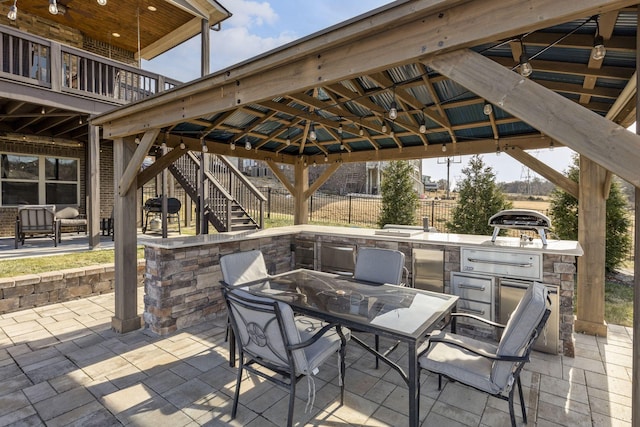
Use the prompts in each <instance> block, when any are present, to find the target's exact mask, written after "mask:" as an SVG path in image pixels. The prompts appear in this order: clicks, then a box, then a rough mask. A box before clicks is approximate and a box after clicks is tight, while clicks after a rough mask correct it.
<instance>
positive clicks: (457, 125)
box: [91, 0, 640, 425]
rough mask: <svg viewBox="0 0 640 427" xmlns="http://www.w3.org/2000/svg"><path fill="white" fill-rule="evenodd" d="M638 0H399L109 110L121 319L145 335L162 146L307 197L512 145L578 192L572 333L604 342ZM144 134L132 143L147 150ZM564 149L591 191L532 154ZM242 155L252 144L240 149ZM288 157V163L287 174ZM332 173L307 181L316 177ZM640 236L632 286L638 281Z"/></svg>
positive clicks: (637, 417) (631, 173) (633, 143)
mask: <svg viewBox="0 0 640 427" xmlns="http://www.w3.org/2000/svg"><path fill="white" fill-rule="evenodd" d="M639 13H640V9H638V6H637V1H621V0H585V1H580V2H558V1H554V2H551V1H548V0H531V1H528V2H522V1H516V0H473V1H460V0H424V1H422V0H417V1H405V0H399V1H396V2H393V3H391V4H389V5H387V6H385V7H382V8H379V9H377V10H374V11H371V12H369V13H367V14H365V15H362V16H359V17H357V18H354V19H352V20H350V21H347V22H344V23H342V24H339V25H337V26H335V27H331V28H328V29H326V30H324V31H321V32H319V33H316V34H313V35H311V36H309V37H306V38H304V39H301V40H299V41H296V42H294V43H291V44H289V45H286V46H283V47H282V48H279V49H276V50H274V51H271V52H267V53H265V54H263V55H260V56H258V57H255V58H253V59H251V60H248V61H246V62H243V63H240V64H237V65H234V66H232V67H229V68H227V69H224V70H221V71H217V72H215V73H212V74H209V75H206V76H204V77H202V78H200V79H197V80H195V81H192V82H190V83H187V84H184V85H181V86H179V87H176V88H174V89H172V90H169V91H166V92H163V93H160V94H157V95H155V96H153V97H150V98H148V99H145V100H143V101H140V102H136V103H133V104H130V105H126V106H123V107H121V108H119V109H117V110H114V111H111V112H108V113H105V114H102V115H99V116H97V117H94V118H93V119H92V120H91V124H92V125H94V126H99V127H101V128H102V130H103V138H107V139H112V140H113V141H114V171H115V177H116V183H117V186H116V201H115V218H116V223H115V224H116V228H115V235H116V239H115V240H116V274H117V278H116V316H115V318H114V320H113V326H114V328H115V329H116V330H119V331H122V332H126V331H129V330H132V329H135V328H137V327H139V324H140V323H139V322H140V320H139V318H137V314H136V302H135V295H136V283H135V268H136V266H135V256H134V255H133V251H135V247H136V240H135V239H136V237H135V236H136V233H135V218H136V215H135V209H136V208H135V190H136V182H137V180H138V179H141V178H138V174H139V173H140V166H141V164H142V161H143V160H144V157H145V156H146V155H147V153H148V152H149V150H150V149H151V147H152V146H153V145H159V144H162V143H166V146H167V147H168V150H166V154H164V155H163V156H162V157H161V158H159V159H158V161H157V162H156V163H155V164H154V165H153V166H152V167H150V168H147V169H146V170H145V172H144V173H145V177H144V178H145V179H148V177H149V176H152V175H153V174H159V173H161V172H162V170H163V169H165V168H166V167H167V166H168V165H170V164H171V163H172V162H174V161H175V160H177V159H178V158H179V157H181V156H182V155H183V154H185V152H186V151H188V150H190V151H201V152H209V153H215V154H219V155H229V156H235V157H241V158H250V159H257V160H263V161H265V162H266V163H267V164H268V165H269V166H270V167H271V169H272V170H273V172H274V174H275V175H276V176H277V177H278V178H279V179H280V180H281V181H282V183H283V184H284V185H285V187H286V188H287V189H288V190H289V191H290V192H291V194H292V195H293V196H294V197H295V223H296V224H303V223H305V222H306V220H307V217H308V206H307V199H308V198H309V197H310V195H311V194H312V193H313V192H314V191H315V190H316V189H317V188H319V186H320V185H322V183H323V182H324V181H325V180H326V179H327V178H328V177H329V176H330V175H331V174H332V173H333V172H335V170H336V169H337V168H338V167H340V165H341V164H342V163H348V162H363V161H378V160H398V159H419V158H430V157H440V156H442V155H443V150H444V151H445V152H446V153H448V154H447V155H450V154H455V155H464V154H474V153H491V152H496V151H501V152H504V153H506V154H508V155H510V156H512V157H514V158H516V159H517V160H519V161H520V162H522V163H523V164H524V165H526V166H528V167H530V168H531V169H533V170H534V171H536V172H538V173H539V174H540V175H542V176H544V177H545V178H547V179H548V180H550V181H551V182H553V183H554V184H555V185H557V186H559V187H560V188H562V189H563V190H565V191H567V192H568V193H570V194H572V195H574V196H576V197H577V198H578V199H579V241H580V243H581V245H582V247H583V249H584V253H585V255H584V256H583V257H581V258H580V260H579V262H578V291H577V293H578V301H577V319H576V322H575V330H576V332H584V333H588V334H594V335H601V336H602V335H606V325H605V323H604V259H605V232H606V230H605V201H606V198H607V194H608V189H609V185H610V182H611V179H612V175H614V174H615V175H617V176H619V177H620V178H622V179H624V180H626V181H628V182H630V183H631V184H633V185H634V186H635V187H636V223H638V220H637V215H638V211H639V209H638V206H637V204H638V200H639V199H640V197H639V196H640V192H639V191H638V188H640V174H638V172H637V170H638V169H637V165H638V164H640V138H639V137H638V136H636V135H634V134H632V133H631V132H628V131H627V130H626V129H625V128H626V127H627V126H628V125H630V124H632V123H633V122H634V121H636V114H637V111H638V108H637V71H636V70H637V65H636V64H637V61H638V59H637V50H636V44H637V24H638V16H639ZM136 141H137V142H136ZM551 145H556V146H561V145H563V146H567V147H570V148H572V149H573V150H575V151H576V152H577V153H579V155H580V183H579V185H576V184H575V183H574V182H572V181H570V180H568V179H567V178H566V177H564V175H562V174H561V173H560V172H558V171H556V170H553V169H552V168H549V167H548V166H546V165H545V164H543V163H541V162H539V161H538V160H536V159H535V158H534V157H533V156H531V155H529V154H527V150H531V149H537V148H542V147H549V146H551ZM245 148H246V149H245ZM279 164H288V165H291V166H292V167H293V169H294V176H295V179H294V180H293V182H291V181H289V180H288V179H287V177H285V176H284V175H283V174H282V172H281V171H280V169H279V167H278V165H279ZM313 164H317V165H327V166H326V169H325V171H324V173H323V174H322V175H321V176H320V177H319V178H318V179H317V180H316V181H314V182H312V183H310V182H309V175H308V168H309V167H310V166H312V165H313ZM637 233H638V231H637V228H636V245H635V247H636V255H635V266H636V270H635V277H636V279H635V281H636V286H637V284H638V276H639V274H638V265H639V262H638V261H639V259H638V252H637V251H638V249H637V248H638V246H639V245H638V243H637V242H638V237H637ZM635 307H636V310H635V315H634V338H635V339H634V369H633V380H634V381H633V382H634V396H635V397H634V408H633V422H634V425H640V407H639V405H638V404H637V402H638V401H640V398H638V397H637V396H640V378H639V376H640V367H639V366H638V364H637V361H638V360H640V347H639V346H640V320H638V319H640V317H639V316H640V315H639V314H638V311H639V310H640V294H639V293H638V292H636V293H635Z"/></svg>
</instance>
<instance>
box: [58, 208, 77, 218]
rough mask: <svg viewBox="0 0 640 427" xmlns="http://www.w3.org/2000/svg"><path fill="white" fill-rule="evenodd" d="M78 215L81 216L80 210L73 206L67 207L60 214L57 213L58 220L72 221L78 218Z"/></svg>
mask: <svg viewBox="0 0 640 427" xmlns="http://www.w3.org/2000/svg"><path fill="white" fill-rule="evenodd" d="M78 215H80V212H78V209H76V208H74V207H71V206H67V207H66V208H62V209H60V210H59V211H58V212H56V218H58V219H72V218H75V217H77V216H78Z"/></svg>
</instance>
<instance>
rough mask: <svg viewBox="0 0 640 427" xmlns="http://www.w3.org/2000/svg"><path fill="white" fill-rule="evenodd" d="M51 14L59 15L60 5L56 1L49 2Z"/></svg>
mask: <svg viewBox="0 0 640 427" xmlns="http://www.w3.org/2000/svg"><path fill="white" fill-rule="evenodd" d="M49 13H50V14H52V15H57V14H58V5H57V4H56V0H49Z"/></svg>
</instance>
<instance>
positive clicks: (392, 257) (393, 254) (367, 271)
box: [353, 248, 404, 285]
mask: <svg viewBox="0 0 640 427" xmlns="http://www.w3.org/2000/svg"><path fill="white" fill-rule="evenodd" d="M403 267H404V253H402V252H400V251H396V250H393V249H382V248H360V249H358V255H357V257H356V267H355V271H354V273H353V278H354V279H357V280H364V281H366V282H371V283H377V284H383V283H390V284H392V285H399V284H401V283H402V268H403Z"/></svg>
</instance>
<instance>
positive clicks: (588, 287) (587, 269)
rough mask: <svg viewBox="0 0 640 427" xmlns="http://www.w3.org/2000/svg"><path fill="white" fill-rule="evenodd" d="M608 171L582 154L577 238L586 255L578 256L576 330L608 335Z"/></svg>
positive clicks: (603, 335)
mask: <svg viewBox="0 0 640 427" xmlns="http://www.w3.org/2000/svg"><path fill="white" fill-rule="evenodd" d="M605 175H606V171H605V170H604V169H603V168H602V167H601V166H599V165H598V164H596V163H595V162H593V161H592V160H590V159H588V158H586V157H585V156H580V198H579V200H578V241H579V242H580V245H581V246H582V248H583V249H584V255H583V256H581V257H578V291H577V304H576V305H577V313H576V322H575V330H576V332H584V333H586V334H589V335H597V336H601V337H606V336H607V324H606V323H605V320H604V277H605V259H606V250H605V248H606V244H605V242H606V233H607V222H606V201H605V199H604V195H603V194H602V188H603V186H604V178H605Z"/></svg>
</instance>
